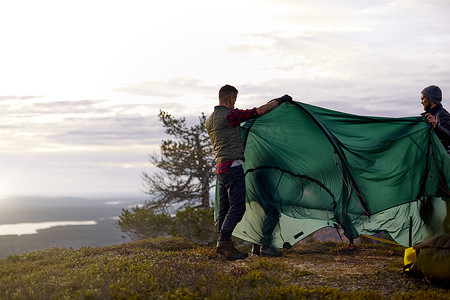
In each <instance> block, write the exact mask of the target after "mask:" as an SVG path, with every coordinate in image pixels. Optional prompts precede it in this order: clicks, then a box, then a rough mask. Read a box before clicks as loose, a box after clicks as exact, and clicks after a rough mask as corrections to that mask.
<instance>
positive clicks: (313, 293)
mask: <svg viewBox="0 0 450 300" xmlns="http://www.w3.org/2000/svg"><path fill="white" fill-rule="evenodd" d="M214 250H215V249H214V248H213V247H205V246H199V245H196V244H193V243H191V242H189V241H186V240H184V239H181V238H156V239H149V240H141V241H136V242H131V243H125V244H121V245H115V246H109V247H100V248H90V247H84V248H80V249H60V248H51V249H47V250H40V251H34V252H30V253H27V254H22V255H14V256H9V257H7V258H6V259H2V260H0V299H391V298H392V299H448V298H449V297H450V293H449V291H448V290H447V289H445V288H443V287H440V286H436V285H433V284H430V283H426V282H422V281H421V280H420V279H416V278H410V277H407V276H405V275H403V274H402V267H403V265H402V259H403V257H402V255H403V249H402V248H401V247H392V246H385V245H380V244H375V245H360V246H357V245H355V246H349V245H348V244H343V243H334V242H322V243H319V242H317V243H311V244H307V245H296V246H294V247H293V248H291V249H290V250H289V251H288V252H285V253H284V254H285V255H284V256H283V257H280V258H260V257H255V256H250V257H249V258H247V259H245V260H241V261H235V262H228V261H225V260H224V259H223V258H222V257H220V256H219V255H217V254H216V253H215V251H214ZM338 253H339V254H338Z"/></svg>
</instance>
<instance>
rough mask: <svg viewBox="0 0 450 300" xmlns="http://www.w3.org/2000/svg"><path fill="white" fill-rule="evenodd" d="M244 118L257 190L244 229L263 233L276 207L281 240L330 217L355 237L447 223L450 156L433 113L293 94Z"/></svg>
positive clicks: (255, 235) (238, 233) (427, 231)
mask: <svg viewBox="0 0 450 300" xmlns="http://www.w3.org/2000/svg"><path fill="white" fill-rule="evenodd" d="M241 125H242V126H241V133H242V138H243V141H244V145H245V163H244V172H245V178H246V186H247V195H246V198H247V200H246V212H245V215H244V217H243V219H242V221H241V222H240V223H239V224H238V225H237V227H236V229H235V230H234V232H233V235H234V236H235V237H238V238H240V239H243V240H245V241H248V242H252V243H260V240H261V238H262V236H263V227H264V226H263V225H264V222H265V221H267V219H268V218H267V216H268V215H271V214H272V215H273V211H274V210H276V214H277V215H279V219H277V220H276V227H275V229H274V230H273V234H272V245H273V246H274V247H277V248H281V247H289V246H292V245H294V244H295V243H297V242H299V241H300V240H302V239H304V238H305V237H307V236H309V235H310V234H312V233H314V232H315V231H317V230H319V229H321V228H324V227H327V226H332V227H338V228H342V229H343V230H344V234H345V236H346V237H347V238H348V239H349V240H350V241H351V242H353V240H354V239H355V238H357V237H358V236H359V235H361V234H366V235H374V234H376V233H378V232H385V233H386V234H387V235H388V236H389V237H390V238H392V239H393V240H395V241H396V242H397V243H399V244H402V245H404V246H408V244H410V243H412V244H416V243H418V242H421V241H423V240H425V239H427V238H429V237H431V236H434V235H436V234H437V233H440V232H443V231H444V226H443V222H444V219H445V218H446V216H447V210H446V203H445V200H443V199H442V198H441V197H442V196H447V195H448V190H449V187H450V158H449V156H448V154H447V152H446V151H445V149H444V147H443V146H442V144H441V142H440V141H439V139H438V138H437V136H436V135H435V134H434V132H433V131H432V130H431V129H430V127H429V125H428V124H427V122H426V121H425V120H424V118H423V117H419V116H418V117H405V118H381V117H366V116H357V115H351V114H346V113H341V112H337V111H332V110H328V109H324V108H320V107H316V106H312V105H307V104H304V103H300V102H293V103H284V104H283V105H280V106H279V107H277V108H276V109H275V110H273V111H272V112H270V113H269V114H266V115H264V116H262V117H260V118H257V119H254V120H250V121H248V122H246V123H245V124H241ZM424 199H426V200H427V201H426V202H427V203H426V206H427V209H426V211H425V210H424V205H425V204H424V202H425V201H424ZM444 199H445V198H444ZM217 205H218V193H217V191H216V208H217ZM449 205H450V203H449ZM216 211H217V209H216ZM424 211H425V213H424ZM424 214H426V215H427V216H426V217H425V218H424Z"/></svg>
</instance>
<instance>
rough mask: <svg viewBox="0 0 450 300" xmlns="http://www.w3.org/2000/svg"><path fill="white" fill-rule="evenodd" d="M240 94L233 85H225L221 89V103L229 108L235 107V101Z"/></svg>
mask: <svg viewBox="0 0 450 300" xmlns="http://www.w3.org/2000/svg"><path fill="white" fill-rule="evenodd" d="M237 95H238V90H237V89H236V88H235V87H234V86H231V85H228V84H227V85H224V86H223V87H221V88H220V90H219V104H220V105H225V106H226V107H228V108H229V109H233V108H234V103H235V102H236V98H237Z"/></svg>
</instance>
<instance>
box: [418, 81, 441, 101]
mask: <svg viewBox="0 0 450 300" xmlns="http://www.w3.org/2000/svg"><path fill="white" fill-rule="evenodd" d="M422 94H423V95H424V96H425V97H427V98H428V99H430V100H431V101H433V102H434V103H436V104H439V103H441V101H442V91H441V89H440V88H439V87H438V86H435V85H430V86H428V87H426V88H424V89H423V91H422Z"/></svg>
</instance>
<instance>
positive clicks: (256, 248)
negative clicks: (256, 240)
mask: <svg viewBox="0 0 450 300" xmlns="http://www.w3.org/2000/svg"><path fill="white" fill-rule="evenodd" d="M252 254H253V255H256V256H260V255H261V246H260V245H258V244H253V246H252Z"/></svg>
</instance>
